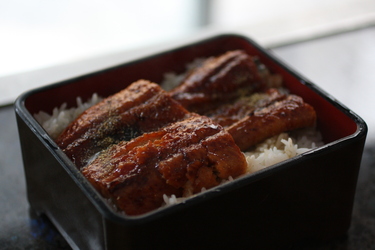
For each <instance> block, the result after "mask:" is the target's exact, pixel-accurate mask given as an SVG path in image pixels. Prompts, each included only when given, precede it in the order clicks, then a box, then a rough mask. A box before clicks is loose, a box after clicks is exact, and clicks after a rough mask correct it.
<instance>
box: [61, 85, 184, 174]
mask: <svg viewBox="0 0 375 250" xmlns="http://www.w3.org/2000/svg"><path fill="white" fill-rule="evenodd" d="M189 114H190V113H189V112H188V111H187V110H186V109H185V108H183V107H182V106H181V105H180V104H179V103H177V102H176V101H175V100H173V99H172V98H170V96H169V95H168V94H167V93H166V92H165V91H164V90H162V89H161V88H160V86H159V85H157V84H156V83H151V82H149V81H146V80H139V81H137V82H134V83H132V84H131V85H130V86H128V87H127V88H125V89H124V90H122V91H120V92H118V93H116V94H114V95H113V96H110V97H108V98H106V99H104V100H103V101H101V102H100V103H98V104H96V105H94V106H93V107H91V108H89V109H87V110H86V111H85V112H83V113H82V114H81V115H80V116H79V117H78V118H77V119H76V120H75V121H73V122H72V123H71V124H70V125H69V126H68V127H67V128H66V129H65V130H64V131H63V132H62V133H61V134H60V135H59V136H58V138H57V139H56V142H57V144H58V146H59V147H60V148H61V149H62V150H63V151H64V152H65V153H66V155H67V156H68V157H69V158H70V159H71V160H72V161H73V162H74V163H75V165H76V166H77V167H78V168H81V167H82V166H84V165H85V164H87V162H88V161H89V160H90V158H91V157H92V156H93V155H95V154H96V153H97V152H99V151H101V150H103V149H105V148H107V147H108V146H110V145H112V144H115V143H118V142H120V141H123V140H125V141H129V140H131V139H132V138H135V137H137V136H139V135H141V134H143V133H146V132H150V131H155V130H158V129H159V128H161V127H163V126H165V125H167V124H169V123H172V122H175V121H178V120H181V119H183V118H185V117H186V116H189Z"/></svg>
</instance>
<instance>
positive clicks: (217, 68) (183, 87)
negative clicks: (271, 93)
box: [170, 50, 265, 114]
mask: <svg viewBox="0 0 375 250" xmlns="http://www.w3.org/2000/svg"><path fill="white" fill-rule="evenodd" d="M264 87H265V84H264V82H263V80H262V79H261V76H260V75H259V73H258V69H257V66H256V64H255V63H254V61H253V58H252V57H251V56H249V55H248V54H246V52H244V51H242V50H234V51H229V52H226V53H225V54H223V55H220V56H218V57H211V58H209V59H207V60H206V61H205V62H204V63H203V65H202V66H201V67H197V68H195V69H193V70H192V71H191V72H190V73H189V74H188V75H187V76H186V77H185V79H184V80H183V82H182V83H181V84H180V85H179V86H177V87H176V88H174V89H172V90H171V91H170V94H171V96H172V97H173V98H174V99H175V100H177V101H178V102H180V103H181V104H182V106H184V107H185V108H186V109H188V110H189V111H191V112H197V113H199V114H201V113H204V112H207V111H208V110H210V109H212V108H215V107H216V106H217V105H220V104H222V103H228V102H230V101H233V100H235V99H237V98H238V97H239V96H246V95H249V94H251V93H253V92H255V91H259V90H261V89H263V88H264Z"/></svg>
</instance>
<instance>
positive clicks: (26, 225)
mask: <svg viewBox="0 0 375 250" xmlns="http://www.w3.org/2000/svg"><path fill="white" fill-rule="evenodd" d="M273 52H274V53H275V54H276V55H277V56H278V57H279V58H281V59H282V60H283V61H284V62H286V63H287V64H289V65H290V66H291V67H292V68H294V69H296V70H297V71H298V72H300V73H301V74H302V75H304V76H306V77H307V78H309V79H310V80H311V81H312V82H314V83H316V84H317V85H318V86H320V87H321V88H323V89H324V90H326V91H327V92H328V93H330V94H331V95H332V96H334V97H335V98H337V99H338V100H339V101H341V102H342V103H343V104H344V105H346V106H348V107H349V108H351V109H352V110H353V111H354V112H356V113H357V114H359V115H360V116H361V117H362V118H363V119H364V120H365V121H366V122H367V125H368V127H369V133H368V137H367V142H366V145H365V150H364V154H363V159H362V164H361V169H360V173H359V178H358V185H357V191H356V196H355V202H354V207H353V216H352V224H351V227H350V229H349V231H348V233H347V235H346V236H345V237H343V238H341V239H334V240H332V241H331V242H328V243H327V244H325V245H322V246H316V247H314V248H311V247H309V248H308V249H375V144H374V143H375V134H374V132H373V131H372V128H373V127H374V125H375V112H374V110H375V109H374V108H375V101H374V100H373V98H374V96H375V95H374V94H375V91H374V90H375V70H374V66H375V27H369V28H365V29H361V30H356V31H352V32H348V33H344V34H336V35H333V36H329V37H324V38H320V39H315V40H310V41H307V42H302V43H297V44H293V45H289V46H283V47H279V48H274V49H273ZM0 128H1V130H0V154H1V157H0V218H1V220H0V249H70V248H69V246H68V244H67V243H66V241H65V240H64V239H63V238H62V236H61V235H60V234H59V233H58V232H57V231H56V230H55V229H54V227H53V226H52V225H51V223H50V222H49V221H48V219H46V218H43V217H37V216H35V215H34V214H33V213H32V211H30V209H29V205H28V202H27V197H26V185H25V178H24V171H23V164H22V158H21V151H20V145H19V140H18V131H17V127H16V120H15V114H14V111H13V106H12V105H9V106H5V107H1V108H0Z"/></svg>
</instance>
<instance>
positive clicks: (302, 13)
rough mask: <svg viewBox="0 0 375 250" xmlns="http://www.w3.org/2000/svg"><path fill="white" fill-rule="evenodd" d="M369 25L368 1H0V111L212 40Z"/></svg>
mask: <svg viewBox="0 0 375 250" xmlns="http://www.w3.org/2000/svg"><path fill="white" fill-rule="evenodd" d="M374 24H375V1H374V0H284V1H277V0H263V1H248V0H179V1H175V0H158V1H152V0H137V1H135V0H132V1H131V0H109V1H103V0H90V1H89V0H74V1H73V0H65V1H55V0H48V1H47V0H29V1H25V0H12V1H7V0H2V1H0V34H1V39H0V45H1V46H0V106H1V105H7V104H9V103H11V102H13V101H14V99H15V98H16V97H17V96H19V95H20V94H21V93H22V92H24V91H26V90H28V89H31V88H35V87H38V86H41V85H45V84H49V83H52V82H57V81H60V80H63V79H66V78H70V77H74V76H76V75H80V74H84V73H87V72H90V71H93V70H95V69H99V68H103V67H107V66H111V65H113V64H116V63H119V62H123V61H126V60H130V59H131V58H132V57H136V56H139V55H143V54H147V53H148V52H149V51H151V50H162V49H163V48H167V47H168V46H174V45H178V44H184V43H185V42H188V41H191V40H192V39H195V38H196V39H198V38H201V37H204V36H209V35H212V34H217V33H226V32H231V33H240V34H244V35H247V36H250V37H251V38H253V39H254V40H255V41H257V42H258V43H260V44H261V45H263V46H265V47H268V48H275V47H279V46H283V45H287V44H291V43H296V42H299V41H304V40H308V39H313V38H316V37H321V36H326V35H330V34H335V33H339V32H344V31H348V30H352V29H357V28H360V27H366V26H370V25H374ZM46 70H48V72H49V73H48V74H43V72H47V71H46Z"/></svg>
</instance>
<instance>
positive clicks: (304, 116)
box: [170, 50, 316, 151]
mask: <svg viewBox="0 0 375 250" xmlns="http://www.w3.org/2000/svg"><path fill="white" fill-rule="evenodd" d="M254 62H256V60H254V58H252V57H250V56H248V55H247V54H246V52H244V51H241V50H235V51H229V52H226V53H224V54H223V55H220V56H218V57H213V58H209V59H207V60H206V61H205V62H204V63H203V65H202V66H200V67H197V68H196V69H194V70H193V71H192V72H191V73H190V74H188V75H187V77H186V78H185V79H184V80H183V81H182V82H181V84H180V85H179V86H177V87H176V88H175V89H173V90H171V92H170V93H171V96H172V97H173V98H175V99H176V100H177V101H179V102H180V103H181V104H182V105H183V106H184V107H186V108H187V109H188V110H189V111H193V112H197V113H199V114H201V115H205V116H208V117H210V118H211V119H212V120H213V121H215V122H217V123H219V124H220V125H222V126H224V127H225V128H226V129H227V130H228V132H229V133H230V134H231V135H232V136H233V138H234V140H235V142H236V144H237V145H238V146H239V147H240V148H241V150H243V151H245V150H248V149H250V148H251V147H252V146H254V145H256V144H257V143H259V142H261V141H263V140H265V139H267V138H269V137H272V136H274V135H277V134H279V133H282V132H287V131H291V130H295V129H299V128H303V127H310V126H314V125H315V122H316V113H315V110H314V108H313V107H312V106H310V105H309V104H307V103H305V102H304V101H303V100H302V98H301V97H298V96H295V95H289V94H285V93H281V92H280V91H279V90H277V89H274V88H268V87H267V85H268V84H267V83H265V82H266V81H267V79H266V77H265V76H264V75H262V74H259V73H260V72H261V71H258V69H257V66H256V63H254Z"/></svg>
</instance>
